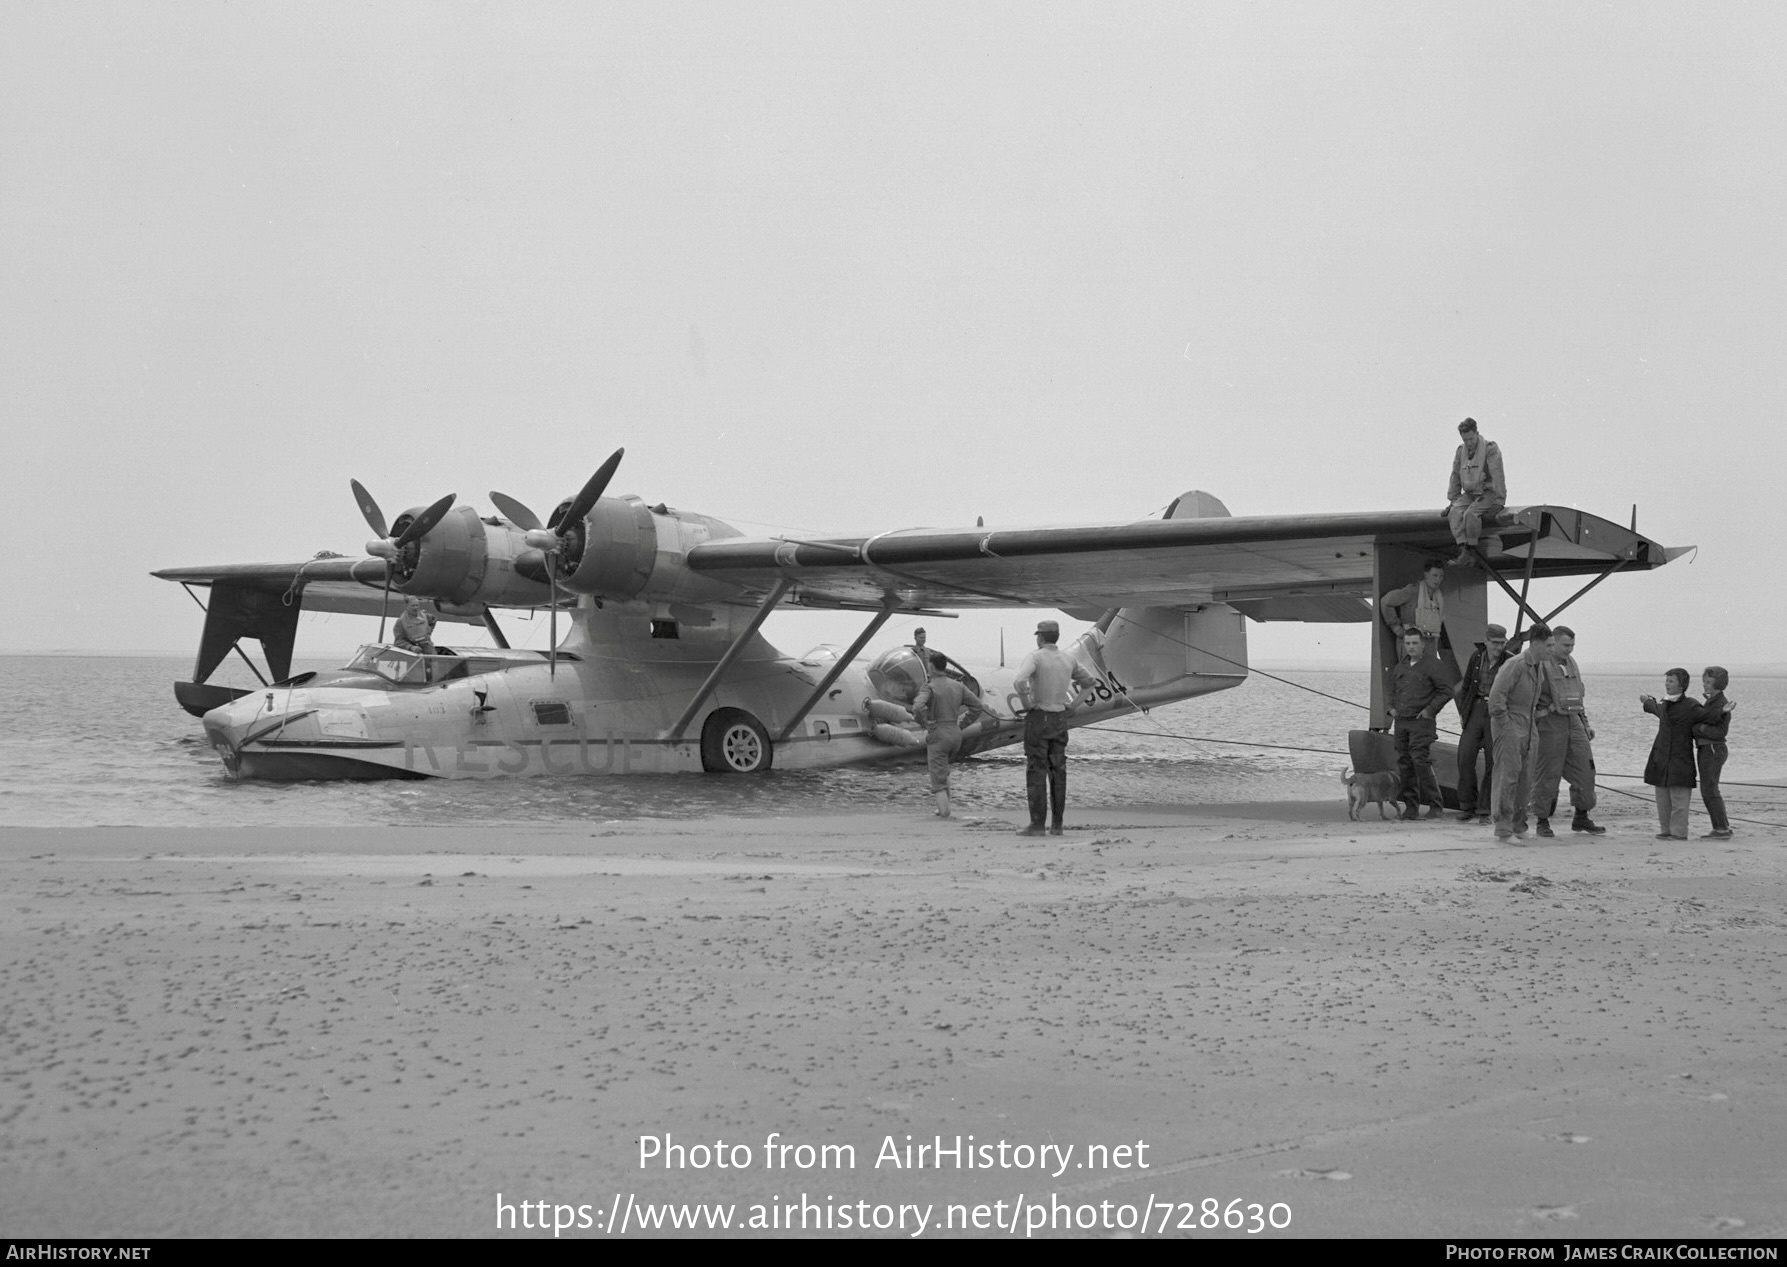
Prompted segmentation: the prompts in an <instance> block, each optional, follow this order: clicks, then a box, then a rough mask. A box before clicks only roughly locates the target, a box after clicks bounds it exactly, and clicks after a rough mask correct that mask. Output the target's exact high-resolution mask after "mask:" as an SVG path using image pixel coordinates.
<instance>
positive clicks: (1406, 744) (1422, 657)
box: [1390, 626, 1452, 818]
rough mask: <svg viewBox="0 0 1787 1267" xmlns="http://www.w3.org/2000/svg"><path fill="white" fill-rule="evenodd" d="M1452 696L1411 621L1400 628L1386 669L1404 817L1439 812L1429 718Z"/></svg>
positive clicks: (1434, 732)
mask: <svg viewBox="0 0 1787 1267" xmlns="http://www.w3.org/2000/svg"><path fill="white" fill-rule="evenodd" d="M1451 698H1452V688H1451V686H1450V685H1448V684H1447V682H1446V678H1445V674H1444V673H1443V672H1441V670H1440V662H1439V660H1438V659H1437V658H1435V656H1434V654H1433V653H1432V652H1431V651H1429V650H1428V649H1427V641H1426V639H1425V638H1423V637H1422V636H1421V631H1420V630H1419V629H1416V628H1413V627H1412V626H1411V627H1410V628H1408V629H1406V630H1404V631H1403V635H1402V658H1401V659H1399V660H1397V662H1396V665H1395V667H1394V668H1392V669H1391V670H1390V712H1391V714H1392V715H1393V716H1394V718H1395V734H1396V768H1397V770H1399V771H1400V772H1401V774H1402V799H1403V803H1404V808H1403V811H1402V816H1403V817H1404V818H1420V817H1421V806H1423V805H1426V806H1429V807H1430V808H1429V809H1428V811H1427V817H1428V818H1438V817H1439V816H1440V814H1441V812H1442V809H1441V803H1440V785H1439V780H1438V779H1436V778H1434V776H1433V741H1434V739H1435V737H1436V736H1437V735H1438V734H1439V726H1438V725H1437V724H1436V723H1435V721H1434V718H1435V717H1438V716H1439V713H1440V710H1441V709H1442V708H1444V707H1445V706H1446V704H1447V703H1448V702H1449V701H1450V700H1451Z"/></svg>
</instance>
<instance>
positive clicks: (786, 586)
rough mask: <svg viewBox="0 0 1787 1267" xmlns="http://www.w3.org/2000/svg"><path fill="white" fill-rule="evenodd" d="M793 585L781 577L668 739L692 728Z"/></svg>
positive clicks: (734, 640)
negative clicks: (728, 673) (747, 646)
mask: <svg viewBox="0 0 1787 1267" xmlns="http://www.w3.org/2000/svg"><path fill="white" fill-rule="evenodd" d="M793 588H794V582H793V581H791V580H789V579H788V578H787V577H785V576H784V577H779V578H777V580H776V587H775V588H774V589H773V590H771V591H770V592H769V597H768V598H766V599H764V600H763V605H762V606H760V607H759V608H758V609H757V614H756V615H755V616H753V617H751V623H750V624H748V625H746V626H745V627H744V628H743V629H742V630H741V631H739V635H738V637H736V638H734V639H733V640H732V645H731V646H730V647H727V648H726V654H725V655H723V656H721V657H720V662H719V663H718V664H716V665H714V669H713V672H712V673H709V674H708V675H707V681H705V682H703V683H702V684H701V689H700V690H699V691H696V692H695V698H694V699H692V700H690V701H689V706H688V707H687V708H685V709H683V715H682V716H681V717H678V718H677V719H676V724H675V725H673V726H672V727H671V728H670V729H669V730H668V731H667V732H665V735H664V737H665V738H666V739H668V740H670V741H671V742H672V743H674V742H676V741H677V740H678V739H681V738H682V737H683V731H685V730H687V729H688V728H689V723H690V722H692V721H694V720H695V714H696V713H697V712H699V711H700V710H701V706H702V705H703V704H705V703H707V700H708V696H710V695H712V694H713V693H714V688H715V687H717V686H719V685H720V679H721V678H723V677H725V676H726V670H727V669H730V668H731V667H732V662H733V661H734V660H736V659H738V657H739V655H740V653H742V652H743V651H744V649H745V644H746V643H747V642H749V641H750V640H751V636H752V635H753V634H755V633H756V632H757V631H758V630H759V629H761V628H763V622H764V621H766V620H768V619H769V614H770V613H771V612H773V611H774V610H775V609H776V608H777V606H779V605H780V604H781V601H782V599H783V598H785V597H786V596H787V594H788V591H789V590H791V589H793Z"/></svg>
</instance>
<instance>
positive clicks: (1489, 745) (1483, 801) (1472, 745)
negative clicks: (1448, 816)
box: [1458, 700, 1495, 814]
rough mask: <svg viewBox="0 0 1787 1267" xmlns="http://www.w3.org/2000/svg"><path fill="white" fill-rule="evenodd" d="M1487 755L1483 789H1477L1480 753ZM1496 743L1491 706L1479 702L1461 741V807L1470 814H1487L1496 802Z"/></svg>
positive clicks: (1459, 751) (1459, 795)
mask: <svg viewBox="0 0 1787 1267" xmlns="http://www.w3.org/2000/svg"><path fill="white" fill-rule="evenodd" d="M1479 752H1481V753H1482V754H1483V787H1482V790H1481V792H1479V791H1478V789H1477V754H1478V753H1479ZM1494 787H1495V743H1494V741H1493V740H1492V739H1491V737H1490V734H1489V704H1488V703H1487V702H1486V701H1484V700H1478V701H1477V702H1476V704H1475V705H1474V706H1473V707H1472V708H1471V717H1470V720H1469V721H1467V722H1465V723H1464V736H1463V737H1462V738H1461V739H1459V741H1458V808H1459V809H1460V810H1462V811H1464V812H1465V813H1466V814H1487V813H1489V812H1490V809H1489V807H1490V805H1491V804H1492V803H1493V801H1494V796H1493V789H1494Z"/></svg>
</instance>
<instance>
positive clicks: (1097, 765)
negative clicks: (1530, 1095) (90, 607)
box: [0, 656, 1787, 826]
mask: <svg viewBox="0 0 1787 1267" xmlns="http://www.w3.org/2000/svg"><path fill="white" fill-rule="evenodd" d="M190 667H191V661H190V659H189V658H187V657H172V656H170V657H166V658H161V657H148V656H0V707H3V708H4V716H5V717H6V718H7V719H8V721H9V724H8V725H7V726H6V728H5V730H4V733H3V734H0V770H3V771H4V773H0V823H3V824H7V825H13V826H90V825H141V826H182V825H195V826H196V825H217V826H237V825H240V826H255V825H260V824H286V825H289V824H307V823H315V824H318V825H332V824H347V823H392V824H396V823H409V824H416V823H421V824H430V823H517V822H575V821H585V820H589V819H616V818H620V819H624V818H642V817H643V818H658V817H679V816H689V815H696V816H724V815H751V816H762V815H777V814H809V813H820V812H833V811H836V810H839V809H862V808H875V807H883V808H897V809H913V810H916V809H919V808H922V807H923V806H924V805H925V804H926V801H927V797H926V794H925V789H926V785H925V779H924V774H923V770H922V767H918V766H894V767H876V768H872V769H846V770H830V771H801V772H791V773H784V772H779V771H778V772H772V773H771V774H769V775H768V776H766V777H761V778H722V777H714V776H709V777H693V776H660V777H655V778H654V777H644V778H637V777H636V778H612V779H611V778H585V779H527V780H523V779H514V780H496V781H491V782H471V781H464V782H448V781H446V780H430V781H427V782H406V781H395V780H393V781H387V782H378V783H298V784H255V783H235V782H231V781H230V780H229V779H227V778H225V777H224V772H223V766H222V764H221V763H220V762H219V761H218V760H217V758H216V757H215V756H214V755H213V754H212V752H211V750H210V748H209V747H208V746H207V745H206V743H205V742H204V737H203V733H202V731H201V730H200V727H199V723H198V721H197V720H196V719H195V718H192V717H189V716H187V714H186V713H185V712H183V711H182V710H181V709H180V707H179V705H177V704H176V703H175V702H174V694H173V682H174V681H175V679H176V678H181V677H185V676H186V675H187V673H188V672H189V670H190ZM293 667H294V670H298V671H301V670H303V669H311V668H315V669H321V668H330V667H334V665H333V663H332V662H327V661H304V662H299V663H296V664H295V665H294V666H293ZM1272 671H1273V672H1274V673H1277V674H1278V676H1279V677H1281V678H1284V679H1288V681H1275V680H1273V679H1271V678H1268V677H1265V676H1262V675H1260V674H1255V675H1254V676H1252V677H1250V678H1249V679H1248V681H1247V683H1246V684H1245V685H1243V686H1241V687H1239V688H1237V689H1235V690H1232V691H1225V692H1222V693H1221V694H1218V695H1214V696H1208V697H1206V698H1204V699H1201V700H1191V701H1187V702H1185V703H1182V704H1175V705H1170V706H1168V707H1166V708H1162V709H1158V710H1156V711H1155V712H1154V713H1153V714H1152V715H1151V716H1149V717H1132V718H1128V719H1126V720H1124V721H1122V722H1119V723H1113V725H1112V726H1111V727H1110V728H1108V729H1105V730H1102V731H1099V730H1093V729H1084V730H1076V731H1074V732H1073V738H1072V742H1071V747H1070V748H1069V757H1070V764H1071V772H1070V776H1069V778H1070V787H1071V789H1072V792H1071V795H1072V800H1073V802H1074V803H1075V804H1080V805H1096V806H1110V807H1116V806H1123V805H1138V804H1208V803H1213V802H1225V801H1273V800H1335V801H1338V800H1339V788H1338V786H1337V783H1336V778H1337V776H1338V774H1339V772H1340V770H1341V769H1342V768H1343V767H1344V766H1345V765H1346V764H1347V757H1346V732H1347V731H1348V730H1349V729H1351V728H1353V727H1356V726H1358V725H1359V724H1360V723H1361V721H1362V720H1363V718H1364V716H1365V707H1364V701H1365V700H1366V699H1367V697H1368V686H1367V677H1366V674H1365V672H1364V671H1363V670H1360V671H1357V672H1336V671H1331V670H1329V671H1320V670H1317V671H1304V672H1299V671H1295V670H1288V669H1287V670H1277V669H1275V670H1272ZM1586 672H1587V674H1588V685H1589V702H1590V710H1591V714H1592V715H1593V717H1594V719H1595V723H1596V728H1597V732H1598V738H1597V741H1596V757H1597V760H1598V763H1599V765H1600V768H1601V770H1602V772H1603V779H1604V782H1605V783H1606V784H1607V785H1608V786H1609V787H1611V788H1627V789H1631V790H1635V791H1636V792H1637V793H1639V794H1640V795H1641V796H1643V797H1644V802H1645V803H1648V801H1649V795H1648V789H1646V788H1644V787H1643V786H1642V785H1641V784H1639V783H1637V782H1636V781H1635V778H1629V779H1622V778H1617V777H1613V776H1617V775H1621V774H1624V775H1631V776H1637V775H1639V774H1641V773H1642V772H1643V769H1644V758H1645V754H1646V753H1647V752H1648V751H1649V748H1650V740H1651V736H1652V735H1653V734H1654V733H1655V729H1656V723H1655V722H1654V720H1653V719H1651V718H1650V717H1648V716H1646V715H1645V714H1643V713H1642V712H1640V711H1639V708H1638V704H1637V696H1638V694H1639V693H1640V692H1641V691H1650V692H1653V693H1654V692H1655V691H1656V690H1657V683H1656V682H1655V681H1654V680H1652V679H1651V678H1650V677H1644V678H1638V677H1627V676H1614V675H1608V676H1602V677H1597V676H1595V675H1594V670H1593V666H1588V668H1587V670H1586ZM244 677H245V678H246V674H244ZM217 680H219V681H225V680H229V679H227V678H226V677H225V676H224V675H222V674H220V675H219V678H218V679H217ZM1293 683H1294V685H1293ZM239 684H240V685H253V682H252V680H251V679H248V680H244V681H243V682H241V683H239ZM1316 692H1321V693H1322V694H1317V693H1316ZM1730 695H1731V696H1732V698H1734V699H1736V700H1738V701H1739V711H1738V714H1737V718H1736V720H1735V721H1734V722H1733V724H1732V728H1731V736H1732V755H1731V763H1730V765H1729V766H1727V767H1726V772H1725V777H1726V779H1727V782H1728V784H1729V783H1731V782H1742V781H1751V782H1759V783H1775V784H1780V783H1787V678H1752V679H1747V680H1746V679H1743V678H1741V677H1739V678H1735V679H1733V682H1732V687H1731V690H1730ZM1329 696H1332V697H1338V698H1327V697H1329ZM1448 722H1449V723H1451V725H1452V726H1453V727H1454V728H1456V725H1457V715H1456V713H1454V712H1452V711H1450V710H1448V712H1447V713H1446V714H1445V715H1444V716H1443V717H1442V718H1441V723H1442V726H1443V725H1445V724H1446V723H1448ZM1443 737H1445V736H1444V735H1442V738H1443ZM1264 745H1279V746H1278V747H1268V746H1264ZM1023 783H1024V776H1023V757H1022V755H1021V754H1020V753H1018V752H1016V751H1015V750H1010V749H1008V750H1005V751H1004V752H1000V753H994V754H989V755H987V756H984V757H980V758H976V759H975V760H972V761H969V762H966V763H965V764H964V765H962V766H960V767H958V769H957V772H956V774H955V775H954V776H953V777H952V779H951V787H952V792H953V793H954V796H955V800H956V803H957V805H958V806H959V807H960V808H961V809H962V810H964V811H967V812H970V813H972V812H976V811H996V812H1013V813H1016V812H1021V811H1022V808H1023V801H1024V789H1023ZM1727 797H1728V799H1731V800H1733V802H1734V804H1733V807H1732V808H1733V812H1734V813H1735V814H1738V815H1739V816H1740V817H1741V816H1745V815H1751V816H1754V817H1755V818H1757V819H1759V820H1771V821H1774V822H1777V823H1782V822H1787V789H1768V788H1737V787H1729V786H1728V788H1727ZM1606 799H1607V800H1608V801H1609V808H1612V807H1613V805H1614V804H1617V803H1619V802H1620V801H1621V800H1622V799H1623V798H1618V797H1608V798H1606ZM1740 802H1741V804H1740ZM1637 804H1638V803H1637V802H1634V805H1635V806H1636V805H1637ZM1696 812H1698V810H1697V811H1696Z"/></svg>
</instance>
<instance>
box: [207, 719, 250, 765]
mask: <svg viewBox="0 0 1787 1267" xmlns="http://www.w3.org/2000/svg"><path fill="white" fill-rule="evenodd" d="M222 711H223V710H222V709H214V710H213V711H212V712H210V713H207V714H206V715H205V738H206V739H208V740H210V741H211V750H212V751H213V752H215V753H216V754H217V755H218V758H219V759H220V760H222V762H223V768H224V771H225V772H226V773H227V774H228V775H229V776H230V777H231V778H235V777H236V775H237V774H238V773H240V771H241V769H242V758H241V756H240V754H239V753H238V752H237V750H236V742H235V740H234V739H233V738H232V737H231V735H230V728H229V726H228V725H227V724H226V723H224V722H222V721H220V720H213V718H215V717H216V715H217V714H218V713H220V712H222Z"/></svg>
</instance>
